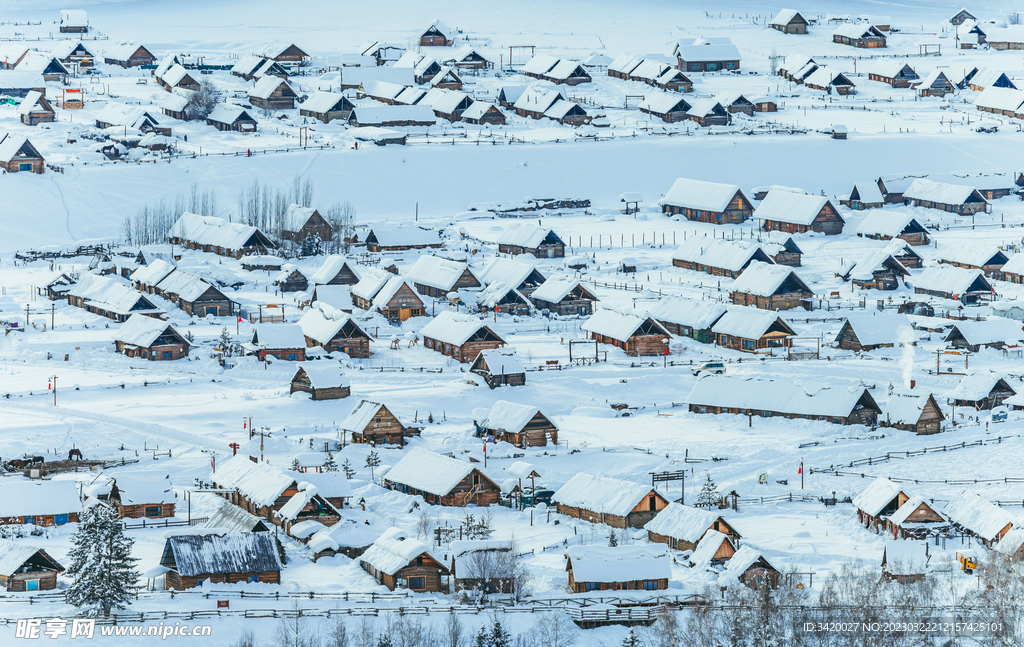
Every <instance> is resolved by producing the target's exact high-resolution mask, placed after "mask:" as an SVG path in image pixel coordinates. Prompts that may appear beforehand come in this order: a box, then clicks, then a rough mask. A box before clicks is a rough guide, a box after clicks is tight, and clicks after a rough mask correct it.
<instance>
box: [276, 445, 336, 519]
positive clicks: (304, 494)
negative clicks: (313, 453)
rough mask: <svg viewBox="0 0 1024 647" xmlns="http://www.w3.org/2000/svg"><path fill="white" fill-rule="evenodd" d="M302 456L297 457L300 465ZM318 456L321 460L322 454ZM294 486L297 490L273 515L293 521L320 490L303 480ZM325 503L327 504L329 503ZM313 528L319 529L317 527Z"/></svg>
mask: <svg viewBox="0 0 1024 647" xmlns="http://www.w3.org/2000/svg"><path fill="white" fill-rule="evenodd" d="M302 456H306V454H300V455H299V457H297V458H298V460H299V464H300V465H301V464H302V463H303V461H302V460H301V457H302ZM320 456H321V458H320V460H323V458H322V455H320ZM296 487H297V489H298V492H296V493H295V494H293V495H292V496H291V497H290V498H289V499H288V501H286V502H285V504H284V505H283V506H281V509H280V510H278V511H277V512H275V513H274V514H275V516H277V517H279V518H281V519H285V520H287V521H294V520H295V519H296V517H298V516H299V513H301V512H302V511H303V510H304V509H305V508H306V506H307V505H308V504H309V502H310V501H312V500H313V498H314V497H316V496H317V495H318V494H320V491H319V490H317V487H316V486H315V485H313V484H312V483H309V482H308V481H305V480H302V481H300V482H298V483H296ZM321 498H322V497H321ZM327 505H328V506H329V505H330V504H327ZM331 509H333V508H331ZM307 528H308V527H307ZM315 530H319V529H318V528H317V529H315ZM315 530H311V531H309V532H307V533H306V536H309V535H311V534H312V533H313V532H314V531H315ZM289 534H291V533H289ZM293 536H296V537H299V538H300V539H304V537H302V535H299V534H296V535H293Z"/></svg>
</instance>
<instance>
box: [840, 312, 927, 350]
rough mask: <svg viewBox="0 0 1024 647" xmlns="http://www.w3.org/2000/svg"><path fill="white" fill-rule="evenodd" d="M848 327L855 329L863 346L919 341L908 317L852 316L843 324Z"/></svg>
mask: <svg viewBox="0 0 1024 647" xmlns="http://www.w3.org/2000/svg"><path fill="white" fill-rule="evenodd" d="M847 325H849V326H850V328H852V329H853V332H854V334H855V335H856V336H857V341H859V342H860V344H861V345H862V346H877V345H879V344H893V345H895V344H900V343H904V344H913V343H914V342H916V341H917V334H916V333H915V332H914V327H913V326H912V325H911V323H910V320H909V319H907V315H902V314H876V315H850V316H849V317H847V319H846V322H845V323H844V324H843V328H846V326H847ZM840 332H841V331H840Z"/></svg>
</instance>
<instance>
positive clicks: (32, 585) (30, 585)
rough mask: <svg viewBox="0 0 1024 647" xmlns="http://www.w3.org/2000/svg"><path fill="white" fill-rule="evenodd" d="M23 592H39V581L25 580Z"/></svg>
mask: <svg viewBox="0 0 1024 647" xmlns="http://www.w3.org/2000/svg"><path fill="white" fill-rule="evenodd" d="M25 590H26V591H38V590H39V580H25Z"/></svg>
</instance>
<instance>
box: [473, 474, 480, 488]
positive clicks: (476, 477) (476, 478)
mask: <svg viewBox="0 0 1024 647" xmlns="http://www.w3.org/2000/svg"><path fill="white" fill-rule="evenodd" d="M473 485H480V475H479V474H474V475H473Z"/></svg>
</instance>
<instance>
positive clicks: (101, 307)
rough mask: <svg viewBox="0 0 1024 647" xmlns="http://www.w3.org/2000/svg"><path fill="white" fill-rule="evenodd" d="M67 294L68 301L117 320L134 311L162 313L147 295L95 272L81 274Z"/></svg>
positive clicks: (122, 319) (127, 316) (152, 313)
mask: <svg viewBox="0 0 1024 647" xmlns="http://www.w3.org/2000/svg"><path fill="white" fill-rule="evenodd" d="M67 295H68V304H69V305H72V306H74V307H76V308H82V309H84V310H87V311H89V312H91V313H93V314H95V315H99V316H101V317H107V318H108V319H113V320H114V321H118V322H124V321H127V320H128V318H129V317H131V316H132V315H133V314H142V315H147V316H157V315H160V314H163V310H161V309H160V308H157V307H156V306H155V305H153V302H152V301H150V300H149V299H147V298H146V295H144V294H142V293H141V292H139V291H137V290H133V289H131V288H130V287H128V286H127V285H124V284H123V283H119V282H118V281H117V280H116V279H112V278H110V277H107V276H100V275H98V274H83V275H82V278H80V279H79V281H78V283H76V284H75V285H74V286H73V287H72V288H71V289H70V290H68V292H67Z"/></svg>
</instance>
